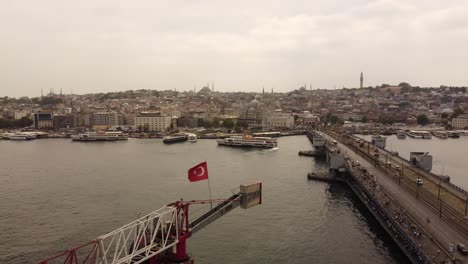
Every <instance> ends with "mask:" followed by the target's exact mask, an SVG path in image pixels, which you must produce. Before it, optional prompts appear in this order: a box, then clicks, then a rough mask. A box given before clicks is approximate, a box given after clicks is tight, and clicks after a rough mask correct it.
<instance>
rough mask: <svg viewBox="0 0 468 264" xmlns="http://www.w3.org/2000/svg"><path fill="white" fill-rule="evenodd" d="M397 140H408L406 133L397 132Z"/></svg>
mask: <svg viewBox="0 0 468 264" xmlns="http://www.w3.org/2000/svg"><path fill="white" fill-rule="evenodd" d="M397 138H398V139H405V138H406V134H405V131H403V130H399V131H397Z"/></svg>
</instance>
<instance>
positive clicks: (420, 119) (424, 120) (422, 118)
mask: <svg viewBox="0 0 468 264" xmlns="http://www.w3.org/2000/svg"><path fill="white" fill-rule="evenodd" d="M416 120H417V122H418V124H419V125H422V126H425V125H427V124H429V118H428V117H427V115H418V117H417V119H416Z"/></svg>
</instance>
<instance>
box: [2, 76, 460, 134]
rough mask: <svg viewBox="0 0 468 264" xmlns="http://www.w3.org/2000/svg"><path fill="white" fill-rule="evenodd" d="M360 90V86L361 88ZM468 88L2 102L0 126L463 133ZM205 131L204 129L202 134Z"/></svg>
mask: <svg viewBox="0 0 468 264" xmlns="http://www.w3.org/2000/svg"><path fill="white" fill-rule="evenodd" d="M361 87H362V83H361ZM466 90H467V88H466V87H448V86H440V87H438V88H421V87H413V86H411V85H410V84H408V83H404V82H402V83H400V84H398V85H388V84H382V85H380V86H376V87H367V88H359V89H358V88H342V89H336V90H325V89H312V87H311V86H309V87H307V84H304V86H302V87H300V88H298V89H295V90H293V91H291V92H287V93H278V92H275V91H274V90H273V89H271V90H266V89H265V88H263V89H260V91H259V92H257V93H254V92H250V93H246V92H237V93H226V92H221V91H217V90H215V89H214V84H211V85H210V84H208V85H206V86H204V87H203V88H202V89H200V90H199V91H196V90H193V91H189V92H187V91H184V92H178V91H177V90H175V89H174V90H162V91H158V90H130V91H124V92H109V93H96V94H85V95H77V94H65V93H62V90H60V92H56V91H54V90H52V89H50V90H49V92H48V93H47V94H46V93H44V92H42V91H41V94H42V96H41V97H35V98H28V97H21V98H8V97H3V98H0V110H1V115H2V118H1V119H0V128H1V129H3V130H5V131H7V130H12V129H25V128H26V129H29V130H31V129H35V130H42V131H51V132H52V131H55V132H57V133H60V132H64V133H76V132H82V131H87V130H92V131H104V130H114V131H115V130H122V131H126V132H146V133H147V134H148V135H150V136H151V135H156V134H158V135H160V134H170V133H171V132H174V131H178V130H192V131H193V130H197V131H198V132H203V133H205V132H213V131H214V132H216V131H224V132H226V131H232V132H237V133H239V132H242V131H244V130H247V129H248V130H251V131H262V130H263V131H268V130H292V129H301V128H305V127H311V126H315V125H318V124H329V125H345V126H348V127H361V128H362V127H366V125H367V124H372V127H375V126H376V125H377V124H381V125H382V126H390V125H396V126H416V125H421V126H437V127H443V128H446V129H466V128H467V127H468V115H466V114H464V112H466V110H467V109H468V94H467V93H466ZM200 128H202V129H200Z"/></svg>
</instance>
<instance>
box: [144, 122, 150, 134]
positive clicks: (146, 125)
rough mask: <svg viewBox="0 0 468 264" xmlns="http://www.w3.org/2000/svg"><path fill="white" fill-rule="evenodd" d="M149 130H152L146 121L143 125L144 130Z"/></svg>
mask: <svg viewBox="0 0 468 264" xmlns="http://www.w3.org/2000/svg"><path fill="white" fill-rule="evenodd" d="M149 130H150V126H149V124H148V123H145V124H144V125H143V131H145V133H148V132H149Z"/></svg>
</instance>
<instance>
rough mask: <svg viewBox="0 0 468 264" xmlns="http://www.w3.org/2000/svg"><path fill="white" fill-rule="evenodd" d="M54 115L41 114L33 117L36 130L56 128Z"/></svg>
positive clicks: (35, 114)
mask: <svg viewBox="0 0 468 264" xmlns="http://www.w3.org/2000/svg"><path fill="white" fill-rule="evenodd" d="M52 118H53V114H52V113H45V112H39V113H34V115H33V125H34V127H35V128H36V129H49V128H53V127H54V122H53V119H52Z"/></svg>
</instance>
